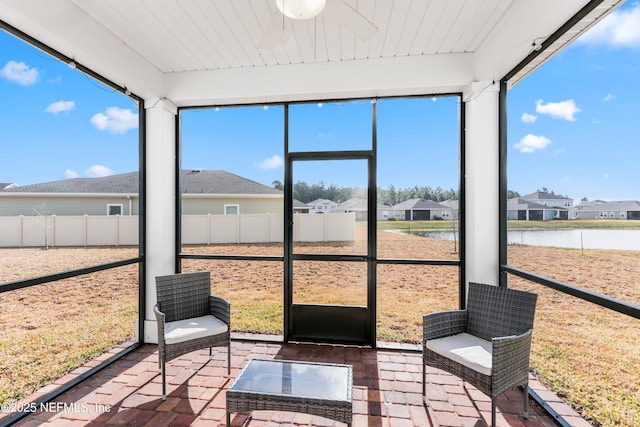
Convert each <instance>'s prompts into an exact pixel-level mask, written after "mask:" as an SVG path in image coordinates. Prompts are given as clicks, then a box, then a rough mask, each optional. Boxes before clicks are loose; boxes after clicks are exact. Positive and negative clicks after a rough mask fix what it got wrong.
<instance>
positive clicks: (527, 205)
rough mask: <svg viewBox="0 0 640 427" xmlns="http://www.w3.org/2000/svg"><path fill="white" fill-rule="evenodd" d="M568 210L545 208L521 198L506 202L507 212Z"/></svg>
mask: <svg viewBox="0 0 640 427" xmlns="http://www.w3.org/2000/svg"><path fill="white" fill-rule="evenodd" d="M545 209H548V210H552V209H553V210H565V211H566V210H568V209H566V208H562V207H555V206H546V205H543V204H540V203H536V202H532V201H531V200H526V199H524V198H522V197H514V198H513V199H509V200H507V210H510V211H520V210H545Z"/></svg>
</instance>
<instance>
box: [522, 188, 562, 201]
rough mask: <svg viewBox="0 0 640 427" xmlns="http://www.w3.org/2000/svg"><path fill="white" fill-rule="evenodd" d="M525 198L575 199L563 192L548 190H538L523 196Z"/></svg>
mask: <svg viewBox="0 0 640 427" xmlns="http://www.w3.org/2000/svg"><path fill="white" fill-rule="evenodd" d="M522 198H523V199H527V200H554V199H555V200H573V199H571V198H570V197H567V196H563V195H561V194H553V193H549V192H547V191H539V190H538V191H536V192H535V193H531V194H527V195H526V196H522Z"/></svg>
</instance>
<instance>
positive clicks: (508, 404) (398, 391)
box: [0, 341, 590, 427]
mask: <svg viewBox="0 0 640 427" xmlns="http://www.w3.org/2000/svg"><path fill="white" fill-rule="evenodd" d="M251 358H282V359H293V360H306V361H309V360H311V361H318V362H328V363H347V364H351V365H353V367H354V370H353V373H354V389H353V399H354V400H353V412H354V416H353V426H354V427H357V426H390V427H403V426H474V427H480V426H486V425H487V421H489V420H490V417H491V404H490V400H489V398H488V397H487V396H485V395H484V394H482V393H480V392H479V391H478V390H476V389H475V388H473V387H471V386H466V387H463V384H462V382H461V381H460V380H459V379H458V378H456V377H453V376H451V375H449V374H446V373H444V372H442V371H438V370H436V369H433V368H427V369H428V370H427V378H428V385H427V400H428V404H427V405H425V404H423V400H422V395H421V365H420V363H421V355H420V353H418V352H415V351H393V350H372V349H369V348H359V347H345V346H332V345H319V344H278V343H262V342H259V343H256V342H250V341H234V342H233V343H232V364H231V366H232V371H231V378H228V377H226V376H225V375H226V351H225V350H224V349H218V350H216V349H214V354H213V358H212V360H210V361H209V363H207V364H206V366H205V363H206V362H207V359H208V351H206V350H205V351H199V352H194V353H190V354H188V355H185V356H183V357H180V358H178V359H176V360H173V361H171V362H170V363H168V365H167V394H168V395H167V399H166V400H165V401H162V399H161V383H160V376H159V371H158V356H157V352H156V346H155V345H144V346H142V347H140V348H139V349H137V350H135V351H133V352H131V353H129V354H128V355H126V356H125V357H124V358H122V359H120V360H118V361H117V362H115V363H114V364H112V365H111V366H109V367H108V368H106V369H104V370H102V371H100V372H99V373H98V374H96V375H94V376H93V377H91V378H90V379H88V380H86V381H84V382H82V383H81V384H79V385H78V386H76V387H75V388H73V389H72V390H71V391H69V392H67V393H65V394H63V395H62V396H60V397H58V398H56V399H55V400H54V402H53V403H52V404H51V405H50V406H48V407H47V408H46V409H47V410H45V411H40V410H37V411H36V412H34V413H33V414H31V415H29V416H28V417H26V418H24V419H22V420H21V421H20V422H19V423H17V424H16V425H19V426H48V427H51V426H85V425H89V426H107V425H109V426H111V425H126V426H217V425H224V422H225V390H226V389H227V388H228V387H229V386H230V384H231V383H232V382H233V379H234V378H235V376H236V375H237V374H238V372H239V370H240V369H241V368H242V366H244V364H245V363H246V361H247V360H249V359H251ZM95 363H97V361H94V362H93V364H95ZM87 369H89V366H87V367H83V368H79V369H77V370H76V371H74V372H73V373H71V374H69V375H68V376H67V377H65V378H62V379H60V380H58V381H57V382H56V383H61V382H63V381H65V380H68V378H71V377H73V376H74V375H77V374H80V373H82V372H84V371H86V370H87ZM55 387H56V385H55V384H52V385H49V386H47V387H45V388H44V389H42V390H40V391H39V392H38V393H34V394H33V395H31V396H29V398H28V399H26V400H25V401H23V402H28V401H34V400H35V399H37V398H38V397H40V396H42V394H43V393H47V392H50V391H51V390H52V389H54V388H55ZM531 387H532V388H533V389H534V390H536V391H537V392H538V394H540V395H541V396H543V397H544V398H545V399H546V400H547V402H548V403H549V404H550V405H552V406H553V407H554V409H556V411H558V412H559V413H560V414H561V415H563V416H564V419H565V420H566V421H567V422H568V423H569V424H570V425H575V426H584V427H588V426H590V424H589V423H587V422H586V421H585V420H583V419H582V418H580V417H579V416H578V414H576V413H575V412H574V411H572V410H571V409H570V408H569V406H567V405H566V404H564V403H562V402H561V401H560V400H559V399H558V398H557V397H555V396H554V395H553V394H552V393H549V392H548V391H546V390H545V389H544V387H543V386H542V385H541V384H540V383H539V382H537V381H535V380H532V381H531ZM522 399H523V393H522V391H520V390H519V389H514V390H511V391H510V392H508V393H506V394H505V395H504V396H501V397H500V398H499V400H498V416H497V419H498V425H499V426H556V425H557V424H556V422H555V421H554V420H553V418H552V417H550V416H549V415H547V414H546V413H545V412H544V411H543V410H542V409H541V408H540V407H538V406H537V405H536V404H535V403H533V402H531V403H530V405H529V407H530V416H529V418H528V419H524V418H523V416H522ZM4 415H5V416H6V414H4ZM1 420H2V418H0V421H1ZM232 425H233V426H247V427H255V426H282V425H285V426H333V425H335V426H341V425H344V424H341V423H337V422H334V421H331V420H328V419H325V418H321V417H317V416H311V415H306V414H298V413H289V412H273V411H254V412H253V417H252V418H251V419H249V418H248V414H232Z"/></svg>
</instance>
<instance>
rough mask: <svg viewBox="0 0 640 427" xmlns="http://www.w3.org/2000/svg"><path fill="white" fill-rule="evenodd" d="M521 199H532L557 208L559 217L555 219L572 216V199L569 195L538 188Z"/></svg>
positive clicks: (540, 203)
mask: <svg viewBox="0 0 640 427" xmlns="http://www.w3.org/2000/svg"><path fill="white" fill-rule="evenodd" d="M522 199H524V200H529V201H532V202H534V203H537V204H539V205H543V206H548V207H552V208H558V214H559V215H560V218H557V219H569V218H570V217H573V216H574V215H573V199H572V198H570V197H566V196H562V195H559V194H553V193H549V192H547V191H540V190H538V191H536V192H534V193H531V194H527V195H525V196H522Z"/></svg>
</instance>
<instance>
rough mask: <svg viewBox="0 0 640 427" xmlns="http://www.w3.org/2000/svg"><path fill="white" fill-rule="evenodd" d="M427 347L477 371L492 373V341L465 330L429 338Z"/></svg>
mask: <svg viewBox="0 0 640 427" xmlns="http://www.w3.org/2000/svg"><path fill="white" fill-rule="evenodd" d="M426 347H427V348H428V349H429V350H431V351H433V352H435V353H438V354H439V355H441V356H445V357H448V358H449V359H451V360H454V361H456V362H458V363H460V364H461V365H464V366H466V367H467V368H470V369H473V370H474V371H476V372H480V373H481V374H483V375H491V341H487V340H483V339H482V338H478V337H476V336H473V335H471V334H467V333H466V332H464V333H461V334H457V335H452V336H449V337H444V338H437V339H434V340H428V341H427V345H426Z"/></svg>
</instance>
